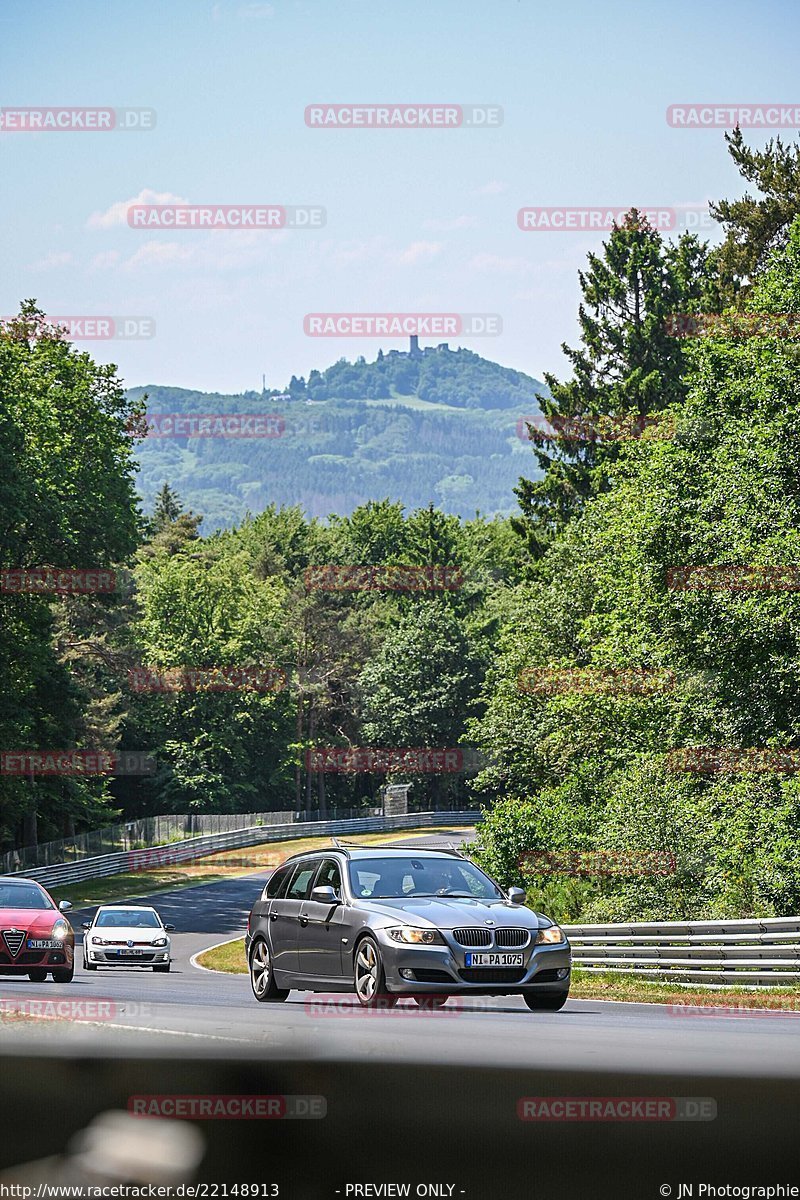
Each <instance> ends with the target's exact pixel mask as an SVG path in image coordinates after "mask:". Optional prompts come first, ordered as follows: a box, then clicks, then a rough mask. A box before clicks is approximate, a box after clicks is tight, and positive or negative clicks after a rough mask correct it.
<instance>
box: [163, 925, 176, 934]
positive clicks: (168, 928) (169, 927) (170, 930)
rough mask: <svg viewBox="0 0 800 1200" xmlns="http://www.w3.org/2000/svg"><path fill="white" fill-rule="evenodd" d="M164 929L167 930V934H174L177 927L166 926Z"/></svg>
mask: <svg viewBox="0 0 800 1200" xmlns="http://www.w3.org/2000/svg"><path fill="white" fill-rule="evenodd" d="M164 928H165V929H166V931H167V933H172V931H173V930H174V928H175V926H174V925H165V926H164Z"/></svg>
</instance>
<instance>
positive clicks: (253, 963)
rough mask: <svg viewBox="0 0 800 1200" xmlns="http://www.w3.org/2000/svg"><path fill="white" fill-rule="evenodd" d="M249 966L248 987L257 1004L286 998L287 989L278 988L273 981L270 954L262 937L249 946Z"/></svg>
mask: <svg viewBox="0 0 800 1200" xmlns="http://www.w3.org/2000/svg"><path fill="white" fill-rule="evenodd" d="M249 968H250V987H251V988H252V989H253V995H254V996H255V998H256V1000H258V1002H259V1004H269V1003H275V1002H279V1001H281V1000H285V999H286V997H287V996H288V995H289V989H288V988H279V987H278V986H277V984H276V983H275V973H274V971H273V969H272V956H271V954H270V951H269V946H268V945H267V943H266V942H265V941H264V939H263V938H259V939H258V940H257V941H255V942H253V945H252V946H251V947H250V961H249Z"/></svg>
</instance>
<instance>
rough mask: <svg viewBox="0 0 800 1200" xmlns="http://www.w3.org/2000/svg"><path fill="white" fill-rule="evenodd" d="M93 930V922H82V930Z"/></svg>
mask: <svg viewBox="0 0 800 1200" xmlns="http://www.w3.org/2000/svg"><path fill="white" fill-rule="evenodd" d="M91 928H92V922H91V921H81V929H91Z"/></svg>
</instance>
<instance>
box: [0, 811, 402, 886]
mask: <svg viewBox="0 0 800 1200" xmlns="http://www.w3.org/2000/svg"><path fill="white" fill-rule="evenodd" d="M380 812H381V809H380V808H358V809H355V808H347V809H331V811H330V812H329V813H328V814H327V818H328V819H330V820H351V819H353V818H356V817H372V816H376V815H378V814H379V813H380ZM319 820H320V814H319V812H309V813H306V812H301V813H297V814H295V813H294V812H291V811H285V812H252V813H168V814H166V815H164V816H158V817H141V818H139V819H138V820H135V821H126V822H125V823H124V824H121V825H110V826H108V828H106V829H95V830H93V831H92V832H91V833H79V834H76V835H75V836H74V837H70V838H61V839H60V840H59V841H55V842H42V843H40V845H38V846H26V847H24V848H23V849H21V850H8V851H6V852H5V853H4V854H2V855H0V873H2V874H4V875H10V874H12V873H13V872H15V871H29V870H32V869H35V868H37V867H52V866H57V865H58V864H60V863H75V862H80V861H81V859H84V858H96V857H98V856H99V855H102V854H119V853H123V852H125V851H130V850H143V849H146V848H147V847H148V846H167V845H169V844H170V843H172V842H184V841H186V840H187V839H189V838H196V837H208V836H211V835H212V834H218V833H233V832H235V831H236V830H237V829H247V828H250V827H251V826H255V825H287V824H290V823H292V822H295V821H300V822H306V821H319Z"/></svg>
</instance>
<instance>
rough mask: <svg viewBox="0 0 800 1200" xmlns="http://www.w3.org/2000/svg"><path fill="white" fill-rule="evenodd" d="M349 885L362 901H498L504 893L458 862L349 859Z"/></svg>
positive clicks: (431, 859) (478, 872)
mask: <svg viewBox="0 0 800 1200" xmlns="http://www.w3.org/2000/svg"><path fill="white" fill-rule="evenodd" d="M349 867H350V885H351V887H352V889H353V895H354V896H357V897H359V898H362V899H372V900H388V899H401V898H403V897H406V896H407V897H409V898H411V897H419V896H435V897H446V896H461V897H464V898H467V899H471V900H501V899H502V898H503V893H502V892H501V891H500V889H499V888H498V887H496V886H495V885H494V884H493V883H492V881H491V880H490V879H487V877H486V876H485V875H484V874H483V872H482V871H479V870H478V868H477V867H475V866H473V864H472V863H470V862H467V861H466V860H464V859H460V858H445V857H442V858H425V857H419V858H414V857H411V856H409V857H408V858H399V857H398V858H394V857H391V858H388V857H387V858H356V859H351V861H350V864H349Z"/></svg>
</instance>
